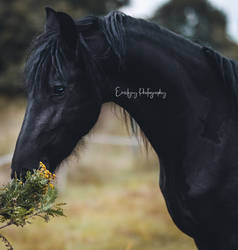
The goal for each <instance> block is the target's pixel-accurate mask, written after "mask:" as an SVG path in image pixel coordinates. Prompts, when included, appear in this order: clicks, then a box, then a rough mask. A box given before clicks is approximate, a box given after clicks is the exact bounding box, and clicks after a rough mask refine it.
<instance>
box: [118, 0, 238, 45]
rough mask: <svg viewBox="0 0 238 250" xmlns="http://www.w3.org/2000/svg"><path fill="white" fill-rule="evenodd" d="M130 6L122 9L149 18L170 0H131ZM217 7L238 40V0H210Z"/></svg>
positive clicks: (231, 33) (233, 36)
mask: <svg viewBox="0 0 238 250" xmlns="http://www.w3.org/2000/svg"><path fill="white" fill-rule="evenodd" d="M130 1H131V4H130V5H129V6H128V7H125V8H122V11H123V12H125V13H126V14H128V15H132V16H134V17H141V18H148V17H151V16H152V15H153V13H154V12H155V11H156V9H157V8H158V7H160V6H161V5H163V4H164V3H166V2H168V0H130ZM209 2H210V3H212V4H213V5H214V6H215V7H217V8H218V9H221V10H222V11H223V12H224V13H225V14H226V15H227V21H228V33H229V35H230V36H231V37H232V38H233V39H234V40H236V41H237V42H238V0H209Z"/></svg>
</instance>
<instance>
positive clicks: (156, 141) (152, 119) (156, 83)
mask: <svg viewBox="0 0 238 250" xmlns="http://www.w3.org/2000/svg"><path fill="white" fill-rule="evenodd" d="M133 29H135V27H134V28H133ZM127 32H128V33H129V32H131V34H130V35H129V36H128V38H127V41H126V42H127V53H126V65H125V69H124V71H123V72H122V73H120V74H118V75H117V77H116V78H115V80H114V81H113V83H112V99H111V101H113V102H115V103H116V104H118V105H120V106H121V107H122V108H124V109H126V110H127V111H128V113H129V114H130V115H131V116H132V117H133V118H134V119H135V120H136V122H137V123H138V124H139V126H140V128H141V129H142V130H143V132H144V134H145V135H146V137H147V138H148V140H149V141H150V143H151V144H152V146H153V147H154V149H155V151H156V152H157V153H158V155H159V156H160V159H161V158H162V159H163V158H164V160H166V159H167V160H169V159H171V153H172V154H173V158H174V159H175V160H178V159H176V156H177V158H179V157H182V155H183V153H184V151H185V148H186V146H187V145H185V144H186V137H187V136H188V134H189V130H190V131H191V132H190V134H191V133H193V131H194V130H196V129H197V128H198V127H199V126H200V125H199V124H198V123H199V119H201V120H202V119H205V117H206V115H207V110H208V102H207V99H206V98H205V94H204V91H205V90H204V89H206V87H205V84H207V83H208V82H211V81H212V82H214V74H211V70H210V66H209V65H208V64H207V61H206V60H205V58H204V55H203V53H202V51H201V48H200V47H199V46H197V45H194V44H192V43H190V42H188V41H186V40H184V39H182V38H180V37H176V36H175V35H173V34H167V33H166V32H165V31H163V30H160V32H159V31H157V33H156V32H155V31H153V32H155V33H156V34H155V35H154V36H153V38H148V35H145V34H143V33H140V32H139V33H138V32H133V31H131V30H129V31H127ZM148 33H149V32H148ZM169 35H170V36H171V37H169ZM217 81H218V80H217ZM216 83H217V82H216ZM211 86H212V84H211ZM139 88H143V89H144V90H145V91H146V90H150V91H151V92H156V91H161V92H162V93H166V94H167V96H166V99H163V96H162V94H161V95H160V96H159V97H157V96H154V98H152V99H150V98H148V97H147V96H145V95H143V96H139V95H138V96H137V97H136V98H135V95H136V94H134V95H133V94H132V95H133V96H131V98H129V97H128V96H125V95H124V94H121V95H120V96H119V95H118V93H117V94H116V91H117V90H118V89H119V90H120V91H129V92H130V91H131V92H135V93H138V92H139V91H140V90H139ZM193 120H196V121H194V122H193ZM191 124H193V125H192V126H191Z"/></svg>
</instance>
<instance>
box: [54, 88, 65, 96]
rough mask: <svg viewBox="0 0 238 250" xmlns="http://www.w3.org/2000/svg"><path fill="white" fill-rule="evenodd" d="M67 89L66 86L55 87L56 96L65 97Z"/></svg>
mask: <svg viewBox="0 0 238 250" xmlns="http://www.w3.org/2000/svg"><path fill="white" fill-rule="evenodd" d="M64 90H65V87H64V86H54V94H55V95H63V94H64Z"/></svg>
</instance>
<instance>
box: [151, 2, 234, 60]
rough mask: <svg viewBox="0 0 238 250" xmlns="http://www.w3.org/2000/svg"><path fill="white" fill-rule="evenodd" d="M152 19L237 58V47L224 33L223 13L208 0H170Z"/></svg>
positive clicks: (225, 24) (225, 23)
mask: <svg viewBox="0 0 238 250" xmlns="http://www.w3.org/2000/svg"><path fill="white" fill-rule="evenodd" d="M152 21H155V22H157V23H159V24H161V25H163V26H165V27H167V28H169V29H170V30H172V31H174V32H176V33H179V34H182V35H183V36H185V37H187V38H190V39H192V40H193V41H196V42H199V43H201V44H203V45H209V46H211V47H213V48H215V49H217V50H219V51H221V52H223V53H225V54H226V55H228V56H233V57H235V58H238V46H237V44H236V43H234V42H233V41H232V40H231V39H230V38H229V36H228V34H227V20H226V16H225V14H224V13H223V12H222V11H220V10H218V9H216V8H214V7H213V6H212V5H211V4H210V3H209V2H208V1H207V0H171V1H169V2H168V3H166V4H165V5H163V6H162V7H161V8H160V9H158V10H157V12H156V13H155V15H154V17H153V18H152Z"/></svg>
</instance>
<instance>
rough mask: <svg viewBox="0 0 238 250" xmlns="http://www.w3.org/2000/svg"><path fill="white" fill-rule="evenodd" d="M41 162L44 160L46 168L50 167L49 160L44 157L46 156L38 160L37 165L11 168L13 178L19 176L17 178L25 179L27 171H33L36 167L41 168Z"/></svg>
mask: <svg viewBox="0 0 238 250" xmlns="http://www.w3.org/2000/svg"><path fill="white" fill-rule="evenodd" d="M40 162H42V163H43V164H44V165H45V166H46V168H47V169H49V167H50V164H49V160H48V159H47V158H45V157H44V158H42V160H41V161H39V162H38V165H37V166H36V167H33V168H20V169H19V170H17V169H12V170H11V179H14V178H17V179H22V180H23V181H24V179H25V176H26V174H27V172H30V173H33V172H34V169H39V168H40Z"/></svg>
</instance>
